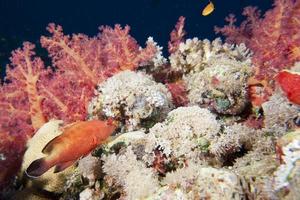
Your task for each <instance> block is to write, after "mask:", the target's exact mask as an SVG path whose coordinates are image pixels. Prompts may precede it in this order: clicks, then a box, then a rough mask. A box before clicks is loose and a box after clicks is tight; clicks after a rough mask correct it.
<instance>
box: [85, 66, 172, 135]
mask: <svg viewBox="0 0 300 200" xmlns="http://www.w3.org/2000/svg"><path fill="white" fill-rule="evenodd" d="M171 108H172V100H171V94H170V93H169V92H168V89H167V88H166V87H165V86H164V85H162V84H160V83H156V82H155V81H154V80H152V78H151V77H150V76H147V75H145V74H143V73H136V72H132V71H123V72H120V73H118V74H116V75H114V76H113V77H111V78H109V79H107V80H106V81H105V82H103V83H101V84H100V85H98V89H97V92H96V97H94V98H93V100H92V102H91V104H90V106H89V116H90V118H102V117H113V118H116V119H119V120H124V119H125V122H124V123H125V129H126V130H129V131H130V130H136V129H137V128H140V127H143V126H149V125H150V126H151V123H152V124H153V123H155V122H157V121H159V120H161V119H163V117H164V116H165V115H166V114H167V113H168V112H169V111H170V110H171ZM147 123H148V125H147Z"/></svg>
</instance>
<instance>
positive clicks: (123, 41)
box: [99, 25, 157, 70]
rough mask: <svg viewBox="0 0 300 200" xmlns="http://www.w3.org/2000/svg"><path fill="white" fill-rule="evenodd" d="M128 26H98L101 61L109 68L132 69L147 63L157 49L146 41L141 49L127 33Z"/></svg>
mask: <svg viewBox="0 0 300 200" xmlns="http://www.w3.org/2000/svg"><path fill="white" fill-rule="evenodd" d="M129 30H130V27H129V26H125V28H124V29H122V28H121V26H120V25H115V27H114V29H113V28H110V27H106V26H102V27H100V31H102V32H101V33H100V34H99V38H100V40H101V44H102V49H103V50H102V52H103V53H102V62H103V65H104V66H106V67H109V68H117V69H121V70H126V69H129V70H134V69H137V67H138V66H139V65H143V64H146V63H148V62H149V61H150V60H151V59H152V58H154V56H155V54H156V52H157V49H156V47H155V46H154V44H153V43H147V46H146V48H144V49H142V48H140V46H139V45H138V44H137V41H136V40H135V39H134V38H133V37H131V36H130V35H129Z"/></svg>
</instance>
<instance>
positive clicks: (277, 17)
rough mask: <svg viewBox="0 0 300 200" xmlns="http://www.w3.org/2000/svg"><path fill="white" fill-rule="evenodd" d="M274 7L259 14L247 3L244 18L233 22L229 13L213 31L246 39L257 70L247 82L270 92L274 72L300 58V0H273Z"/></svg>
mask: <svg viewBox="0 0 300 200" xmlns="http://www.w3.org/2000/svg"><path fill="white" fill-rule="evenodd" d="M273 6H274V7H273V8H272V9H270V10H269V11H267V12H266V13H265V15H264V16H263V17H262V18H260V11H258V10H257V9H256V8H255V7H246V8H245V9H244V12H243V15H244V16H246V20H245V21H244V22H242V23H241V25H240V26H239V27H237V26H235V25H234V23H235V22H236V19H235V17H234V15H232V14H231V15H229V17H227V18H226V21H228V22H229V24H228V25H226V26H224V27H223V28H219V27H216V28H215V31H216V32H217V33H221V34H223V35H224V36H225V37H226V40H227V42H229V43H237V44H238V43H245V44H246V45H247V46H248V47H249V48H250V49H251V50H252V51H253V58H252V62H253V64H254V67H255V70H256V73H255V77H254V78H253V79H251V82H250V84H261V85H263V86H264V89H265V91H266V93H270V90H272V87H273V83H274V75H276V74H277V73H278V72H279V71H281V70H282V69H285V68H289V67H291V66H292V65H293V64H294V63H295V62H296V61H300V35H299V34H298V31H299V29H300V1H299V0H297V1H294V0H275V1H274V5H273Z"/></svg>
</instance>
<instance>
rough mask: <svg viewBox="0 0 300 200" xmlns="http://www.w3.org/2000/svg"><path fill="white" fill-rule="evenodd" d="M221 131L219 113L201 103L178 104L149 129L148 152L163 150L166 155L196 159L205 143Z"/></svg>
mask: <svg viewBox="0 0 300 200" xmlns="http://www.w3.org/2000/svg"><path fill="white" fill-rule="evenodd" d="M219 131H220V124H219V123H218V121H217V120H216V116H215V115H214V114H212V113H211V112H210V111H209V110H207V109H203V108H200V107H198V106H192V107H179V108H177V109H175V110H173V111H171V112H170V113H169V114H168V117H167V118H166V120H165V121H164V122H162V123H157V124H156V125H155V126H154V127H152V128H151V129H150V132H149V134H148V135H147V136H148V140H147V143H146V147H145V148H146V149H145V150H146V152H148V153H151V152H153V150H154V149H157V148H158V149H160V150H161V151H162V152H163V153H164V154H165V155H166V156H170V155H173V156H175V157H176V158H181V157H184V159H197V153H200V152H201V151H202V146H201V144H203V142H202V143H201V142H199V141H200V140H205V141H207V142H208V141H210V140H212V139H213V138H214V137H216V136H217V134H218V132H219Z"/></svg>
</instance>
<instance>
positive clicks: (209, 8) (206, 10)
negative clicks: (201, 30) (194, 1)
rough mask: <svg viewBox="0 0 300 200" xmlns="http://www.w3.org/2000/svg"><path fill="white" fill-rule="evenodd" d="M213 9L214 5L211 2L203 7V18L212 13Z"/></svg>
mask: <svg viewBox="0 0 300 200" xmlns="http://www.w3.org/2000/svg"><path fill="white" fill-rule="evenodd" d="M214 9H215V6H214V4H213V3H212V2H211V1H209V3H208V4H207V5H206V6H205V8H204V9H203V11H202V15H203V16H207V15H209V14H210V13H212V12H213V11H214Z"/></svg>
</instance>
